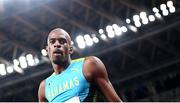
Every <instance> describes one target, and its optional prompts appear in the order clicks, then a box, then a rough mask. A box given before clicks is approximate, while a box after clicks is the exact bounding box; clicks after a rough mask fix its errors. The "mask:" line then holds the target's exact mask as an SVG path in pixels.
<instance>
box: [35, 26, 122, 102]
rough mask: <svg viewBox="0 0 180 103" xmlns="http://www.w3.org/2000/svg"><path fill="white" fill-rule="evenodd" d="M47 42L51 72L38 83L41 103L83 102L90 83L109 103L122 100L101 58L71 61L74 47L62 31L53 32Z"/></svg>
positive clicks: (57, 29)
mask: <svg viewBox="0 0 180 103" xmlns="http://www.w3.org/2000/svg"><path fill="white" fill-rule="evenodd" d="M47 42H48V45H47V47H46V50H47V53H48V56H49V58H50V61H51V63H52V66H53V69H54V73H53V74H52V75H51V76H49V77H48V78H47V79H45V80H43V81H42V82H41V83H40V86H39V91H38V98H39V101H40V102H45V101H46V100H47V101H49V102H66V101H70V102H77V101H78V102H83V101H84V100H85V99H86V97H87V96H88V93H89V88H90V85H91V84H95V85H96V86H97V87H98V88H99V89H100V91H101V92H102V94H103V95H104V96H105V98H106V99H107V100H108V101H111V102H120V101H121V99H120V98H119V96H118V95H117V93H116V92H115V90H114V88H113V86H112V85H111V83H110V81H109V78H108V74H107V71H106V68H105V66H104V64H103V63H102V61H101V60H100V59H98V58H97V57H94V56H90V57H85V58H80V59H76V60H71V57H70V55H71V54H72V53H73V47H72V45H71V37H70V36H69V34H68V33H67V32H66V31H65V30H63V29H61V28H56V29H54V30H52V31H51V32H50V33H49V36H48V41H47Z"/></svg>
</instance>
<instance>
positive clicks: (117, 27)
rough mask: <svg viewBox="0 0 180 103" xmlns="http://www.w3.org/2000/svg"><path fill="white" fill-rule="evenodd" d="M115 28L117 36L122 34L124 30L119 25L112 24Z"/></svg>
mask: <svg viewBox="0 0 180 103" xmlns="http://www.w3.org/2000/svg"><path fill="white" fill-rule="evenodd" d="M112 27H113V29H114V32H115V34H116V35H117V36H119V35H121V34H122V31H121V28H120V27H119V26H118V25H117V24H113V25H112Z"/></svg>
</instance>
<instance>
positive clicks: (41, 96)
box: [38, 80, 45, 101]
mask: <svg viewBox="0 0 180 103" xmlns="http://www.w3.org/2000/svg"><path fill="white" fill-rule="evenodd" d="M38 99H39V101H44V100H45V80H43V81H41V83H40V85H39V90H38Z"/></svg>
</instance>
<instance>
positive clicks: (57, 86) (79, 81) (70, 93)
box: [45, 58, 90, 102]
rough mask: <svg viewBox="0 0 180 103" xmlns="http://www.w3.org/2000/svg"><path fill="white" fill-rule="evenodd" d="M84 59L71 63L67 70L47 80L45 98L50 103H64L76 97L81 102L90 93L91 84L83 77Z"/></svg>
mask: <svg viewBox="0 0 180 103" xmlns="http://www.w3.org/2000/svg"><path fill="white" fill-rule="evenodd" d="M83 64H84V58H80V59H76V60H73V61H72V62H71V64H70V65H69V66H68V68H67V69H66V70H64V71H63V72H62V73H60V74H58V75H55V74H52V75H51V76H50V77H48V78H47V79H46V80H45V96H46V98H47V100H48V101H49V102H64V101H66V100H68V99H70V98H72V97H74V96H78V97H79V98H80V101H81V102H83V100H84V99H85V98H86V97H87V95H88V93H89V87H90V84H89V82H88V81H87V80H86V79H85V77H84V75H83Z"/></svg>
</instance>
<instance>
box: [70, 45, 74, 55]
mask: <svg viewBox="0 0 180 103" xmlns="http://www.w3.org/2000/svg"><path fill="white" fill-rule="evenodd" d="M73 52H74V50H73V47H72V46H70V48H69V53H70V54H72V53H73Z"/></svg>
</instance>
